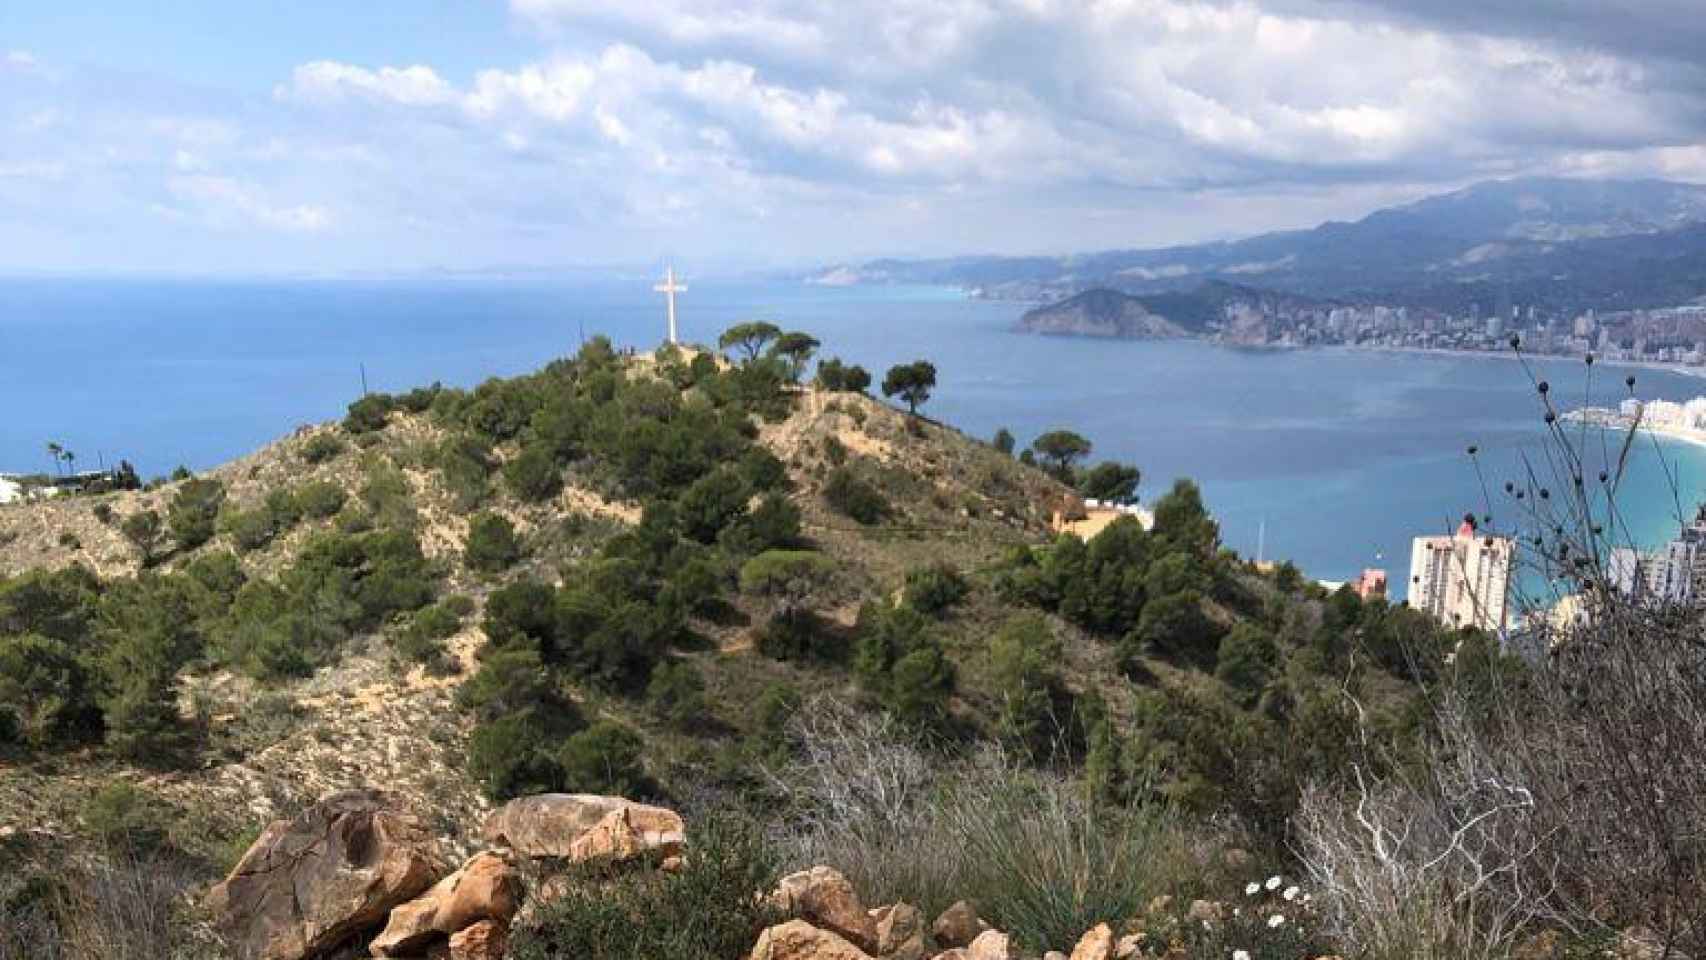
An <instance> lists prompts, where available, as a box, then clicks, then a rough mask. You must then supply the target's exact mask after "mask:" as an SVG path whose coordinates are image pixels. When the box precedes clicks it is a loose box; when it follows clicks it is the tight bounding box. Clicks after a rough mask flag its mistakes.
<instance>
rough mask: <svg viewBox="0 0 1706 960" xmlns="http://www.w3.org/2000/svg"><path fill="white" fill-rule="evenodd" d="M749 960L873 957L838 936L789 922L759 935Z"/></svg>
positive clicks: (867, 959)
mask: <svg viewBox="0 0 1706 960" xmlns="http://www.w3.org/2000/svg"><path fill="white" fill-rule="evenodd" d="M750 960H872V957H871V955H870V954H868V953H866V952H865V951H863V950H861V949H859V948H858V947H856V946H854V945H853V944H851V943H848V942H847V940H846V939H845V938H843V937H841V936H840V935H839V934H836V933H834V932H832V931H829V930H822V929H819V928H817V927H814V926H812V925H811V924H809V923H807V922H806V921H804V920H789V921H788V922H787V923H779V924H777V925H776V926H774V927H770V928H769V929H767V930H765V931H764V932H763V933H761V934H759V935H758V943H757V945H756V946H754V947H753V948H752V956H751V958H750Z"/></svg>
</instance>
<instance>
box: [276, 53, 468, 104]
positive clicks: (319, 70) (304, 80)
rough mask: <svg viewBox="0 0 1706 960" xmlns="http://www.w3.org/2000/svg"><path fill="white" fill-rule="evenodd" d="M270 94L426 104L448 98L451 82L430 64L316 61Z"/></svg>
mask: <svg viewBox="0 0 1706 960" xmlns="http://www.w3.org/2000/svg"><path fill="white" fill-rule="evenodd" d="M273 95H274V96H275V97H277V98H278V99H281V100H307V101H322V102H329V101H339V100H343V99H346V98H366V99H373V100H381V101H388V102H390V103H396V104H401V105H403V106H428V105H432V104H439V103H444V102H446V101H447V100H449V99H450V96H451V91H450V85H449V84H447V83H445V82H444V80H443V79H441V78H440V77H439V75H438V74H437V73H436V72H434V71H433V70H432V68H431V67H423V66H419V65H416V66H409V67H381V68H380V69H378V70H367V69H364V68H362V67H355V66H350V65H349V64H344V63H334V62H332V61H330V60H316V61H314V62H312V63H305V64H302V65H301V66H299V67H297V68H296V69H295V70H294V71H293V72H292V73H291V77H290V81H289V82H288V83H284V84H280V85H279V86H278V87H276V88H275V89H274V91H273Z"/></svg>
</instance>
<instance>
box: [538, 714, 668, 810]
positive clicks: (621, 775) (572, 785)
mask: <svg viewBox="0 0 1706 960" xmlns="http://www.w3.org/2000/svg"><path fill="white" fill-rule="evenodd" d="M644 753H645V742H644V741H642V740H641V739H640V735H639V734H637V733H635V732H634V731H632V730H630V729H628V728H627V727H625V726H623V725H622V724H620V723H616V722H615V721H612V720H600V721H598V722H597V723H594V724H593V725H592V726H590V727H587V728H586V729H585V730H582V731H581V732H579V733H577V734H574V735H573V736H571V737H569V738H568V739H567V740H565V741H564V742H563V747H562V749H561V750H559V751H558V753H557V760H558V762H559V763H560V764H561V765H562V768H563V778H564V780H565V782H566V783H567V784H568V789H569V790H571V791H573V792H576V793H603V794H611V795H615V796H621V797H643V796H649V795H651V794H652V793H653V792H654V791H655V790H656V786H655V785H654V784H653V783H652V781H651V779H650V778H649V777H647V776H646V769H645V766H644V764H643V763H641V759H640V758H641V757H642V756H643V755H644Z"/></svg>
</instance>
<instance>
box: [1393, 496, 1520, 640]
mask: <svg viewBox="0 0 1706 960" xmlns="http://www.w3.org/2000/svg"><path fill="white" fill-rule="evenodd" d="M1514 555H1515V548H1514V545H1513V544H1512V542H1511V541H1510V540H1509V539H1508V538H1505V537H1493V536H1480V535H1479V534H1477V532H1476V529H1475V519H1474V518H1473V517H1464V518H1463V524H1462V525H1461V526H1459V527H1458V528H1457V533H1455V534H1453V535H1451V536H1439V537H1417V538H1416V539H1415V540H1414V541H1413V542H1412V543H1411V545H1410V597H1409V604H1410V606H1412V607H1415V608H1416V609H1418V610H1423V611H1426V612H1427V613H1428V614H1429V615H1431V616H1432V617H1433V618H1434V619H1436V620H1438V621H1440V622H1441V623H1444V624H1447V625H1450V626H1454V627H1478V628H1480V629H1482V630H1485V631H1487V632H1489V633H1503V632H1504V629H1505V617H1506V607H1507V604H1508V601H1509V593H1510V576H1511V562H1512V559H1513V557H1514Z"/></svg>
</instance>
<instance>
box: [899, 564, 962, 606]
mask: <svg viewBox="0 0 1706 960" xmlns="http://www.w3.org/2000/svg"><path fill="white" fill-rule="evenodd" d="M970 589H971V588H970V587H969V586H968V585H967V584H966V578H965V577H962V576H960V572H959V571H958V570H955V569H954V568H953V567H951V566H949V565H948V564H946V563H933V564H931V565H929V566H927V567H918V568H915V569H912V570H908V571H907V572H906V588H905V589H904V590H903V591H902V597H903V599H904V600H905V602H906V604H907V605H908V606H910V607H912V608H913V609H915V610H917V611H918V612H920V613H925V614H929V615H930V616H932V617H940V616H941V615H943V614H944V613H947V612H948V610H949V609H951V608H952V607H953V606H954V605H955V604H957V603H959V602H960V601H961V600H963V599H965V596H966V593H967V592H968V591H969V590H970Z"/></svg>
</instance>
